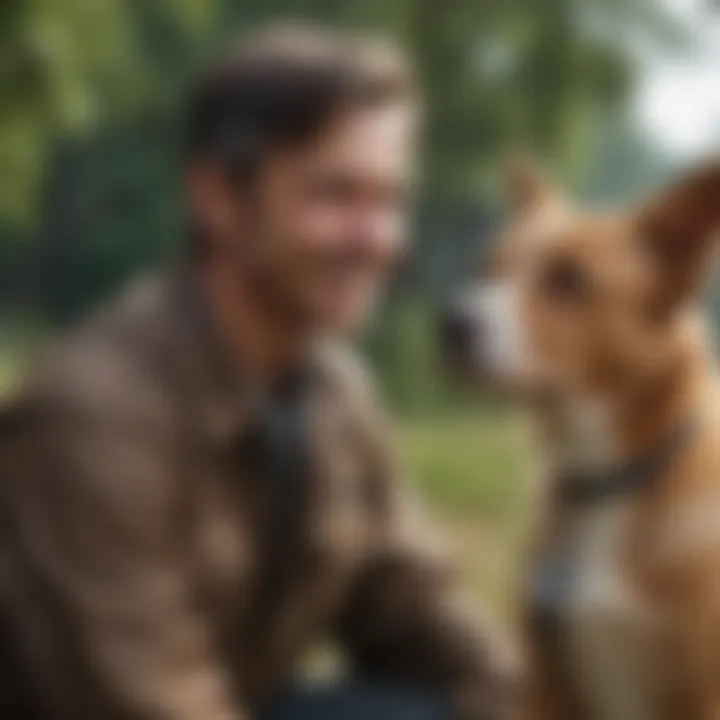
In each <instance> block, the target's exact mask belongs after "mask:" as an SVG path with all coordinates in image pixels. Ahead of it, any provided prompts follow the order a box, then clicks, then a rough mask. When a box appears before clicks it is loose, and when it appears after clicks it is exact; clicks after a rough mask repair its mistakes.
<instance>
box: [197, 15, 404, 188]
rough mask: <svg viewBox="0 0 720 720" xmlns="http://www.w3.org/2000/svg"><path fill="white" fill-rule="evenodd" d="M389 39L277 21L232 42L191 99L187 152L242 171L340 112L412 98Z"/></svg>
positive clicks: (235, 172)
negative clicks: (287, 24) (251, 34)
mask: <svg viewBox="0 0 720 720" xmlns="http://www.w3.org/2000/svg"><path fill="white" fill-rule="evenodd" d="M413 95H414V92H413V83H412V78H411V75H410V72H409V68H408V65H407V63H406V62H405V59H404V57H403V56H402V54H401V53H399V51H398V50H397V49H396V48H395V47H394V46H392V45H391V44H389V43H387V42H384V41H381V40H379V39H376V38H367V37H359V36H355V35H350V34H347V33H343V32H340V31H337V30H328V29H322V28H317V27H307V26H305V27H298V26H284V27H279V26H275V27H272V28H267V29H265V30H263V31H261V32H259V33H256V34H255V35H253V36H251V37H249V38H245V39H244V40H241V41H240V42H239V43H236V44H235V45H234V46H233V47H232V48H231V49H230V51H229V52H228V53H226V54H224V55H223V56H221V57H220V58H219V59H218V60H217V61H216V62H215V63H214V64H213V65H212V66H211V67H210V68H209V69H208V70H207V71H206V72H205V73H204V74H203V75H202V76H201V77H200V79H199V82H198V83H197V85H196V87H195V89H194V91H193V93H192V95H191V99H190V107H189V113H188V114H189V128H188V143H187V152H188V159H189V160H190V161H194V160H197V159H200V158H202V159H210V160H212V161H213V162H217V163H218V164H219V165H220V166H221V167H222V168H223V169H224V170H226V171H228V172H229V173H231V174H232V175H234V176H243V175H246V174H247V173H249V172H252V170H253V169H254V168H255V167H256V165H257V163H258V162H259V161H260V160H262V158H263V157H264V156H265V155H266V154H267V153H268V152H271V151H274V150H277V149H283V148H288V147H293V146H298V145H301V144H303V143H305V142H308V141H310V140H312V139H313V137H314V136H315V135H317V134H318V133H319V132H320V131H321V130H322V129H323V128H324V127H325V126H326V125H327V123H328V122H329V121H330V120H331V119H332V118H333V117H335V116H336V115H337V114H338V113H340V112H342V111H345V110H352V109H354V108H361V107H373V106H380V105H384V104H389V103H392V102H406V101H410V100H411V99H412V97H413Z"/></svg>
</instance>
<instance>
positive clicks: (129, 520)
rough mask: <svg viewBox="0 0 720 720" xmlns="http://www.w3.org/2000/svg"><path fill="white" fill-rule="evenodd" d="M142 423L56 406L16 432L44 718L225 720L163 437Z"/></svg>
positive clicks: (15, 492)
mask: <svg viewBox="0 0 720 720" xmlns="http://www.w3.org/2000/svg"><path fill="white" fill-rule="evenodd" d="M147 420H148V418H147V417H146V414H144V413H143V412H136V411H135V409H134V408H128V407H122V408H120V409H119V410H118V411H117V412H109V411H108V412H104V413H103V414H102V415H101V414H99V413H97V412H94V411H93V410H92V408H83V407H75V406H73V405H70V406H67V404H66V405H65V406H62V407H56V408H53V410H52V411H47V410H46V411H43V412H42V413H40V414H39V417H38V418H36V419H34V420H33V421H32V422H31V423H30V425H29V427H28V428H27V429H26V431H25V432H24V433H23V434H21V438H20V447H21V448H24V449H21V450H20V453H19V456H18V458H17V459H18V462H16V464H15V466H14V467H15V473H14V476H13V479H12V483H11V491H10V492H9V499H10V502H11V507H12V516H13V521H12V528H13V530H12V537H13V542H14V543H15V544H16V550H15V557H16V560H17V565H18V567H19V568H20V570H19V572H18V575H17V578H16V580H17V588H18V592H22V593H24V597H23V598H22V601H20V602H16V603H15V612H16V613H17V617H16V620H17V622H16V625H17V627H18V632H19V633H20V641H21V645H22V646H23V649H24V653H25V655H26V660H27V666H28V668H29V669H30V671H31V672H32V679H33V682H36V684H37V687H38V690H39V692H38V695H39V697H40V699H41V702H44V703H45V704H47V705H48V708H49V709H50V710H51V714H52V715H53V716H57V717H60V716H62V717H73V718H78V719H85V718H87V719H88V720H94V719H95V718H97V719H99V718H103V719H106V718H123V719H124V720H161V719H162V720H238V719H239V718H242V717H245V715H244V714H243V712H242V710H241V709H240V708H239V707H237V705H236V703H235V701H234V699H232V698H231V692H230V689H229V683H228V680H227V678H226V677H225V673H224V671H223V668H222V666H221V663H220V662H219V660H218V658H217V657H216V656H215V652H214V648H213V639H212V636H211V632H210V628H209V627H208V625H207V624H206V619H205V617H204V616H203V615H202V614H201V613H200V612H199V611H198V610H196V608H195V606H194V604H193V597H192V587H191V578H190V569H189V567H188V564H189V563H188V561H187V559H186V558H187V553H186V552H185V550H186V548H185V547H184V543H185V542H186V537H187V534H188V533H187V530H188V528H187V518H185V519H184V518H183V514H182V513H183V509H182V506H181V503H180V499H179V497H178V495H179V493H178V489H177V487H176V486H177V482H176V481H175V479H174V478H173V476H172V472H173V469H172V468H171V467H170V466H169V458H170V457H172V453H171V451H170V450H169V448H168V447H166V444H167V443H168V442H169V440H168V438H166V437H161V436H160V435H159V434H158V428H157V425H156V424H154V423H151V422H148V421H147ZM183 523H184V524H183ZM16 600H17V598H16Z"/></svg>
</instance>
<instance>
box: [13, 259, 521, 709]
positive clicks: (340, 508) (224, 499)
mask: <svg viewBox="0 0 720 720" xmlns="http://www.w3.org/2000/svg"><path fill="white" fill-rule="evenodd" d="M208 325H209V324H208V322H207V319H206V318H205V317H204V313H203V311H202V299H201V298H199V297H198V294H197V292H196V289H193V284H192V282H191V281H190V280H189V273H188V270H187V269H184V270H183V271H177V270H173V271H171V272H166V273H162V274H160V275H158V276H155V277H152V278H148V279H146V280H144V281H142V282H140V283H139V284H137V285H135V286H133V287H132V288H131V289H130V290H129V291H127V292H126V293H125V294H124V295H123V296H122V297H121V298H120V299H119V300H118V301H116V302H114V303H113V304H111V305H110V306H109V307H107V308H106V309H104V310H103V311H102V312H100V313H99V314H98V315H97V316H96V317H95V318H93V319H92V320H91V321H90V322H89V323H87V324H86V325H85V326H83V327H82V328H80V329H79V330H78V331H76V332H75V333H74V334H73V335H72V336H70V337H68V338H66V339H65V340H64V341H63V342H62V343H61V344H60V345H59V346H58V347H57V348H56V349H55V350H54V351H52V352H51V353H50V355H49V357H48V359H47V362H46V363H44V366H43V367H41V368H39V369H38V371H37V372H36V373H34V374H33V376H32V378H31V379H30V380H29V382H28V384H27V387H26V388H25V390H24V391H23V392H22V393H21V395H20V396H19V397H18V398H16V399H15V401H14V402H13V403H12V404H11V406H9V407H7V408H6V409H5V411H4V413H3V415H2V418H1V419H0V428H1V434H0V477H1V478H2V486H1V489H0V502H1V504H0V509H1V512H2V520H1V523H0V560H1V564H0V613H1V615H0V617H2V620H3V626H4V627H6V628H9V630H10V634H11V636H12V641H11V643H10V644H12V646H13V647H12V653H11V654H12V657H13V658H14V660H13V664H14V665H16V666H17V667H18V668H20V669H21V671H22V676H23V678H25V679H26V681H27V682H26V683H24V684H22V685H21V684H20V683H13V684H12V687H11V688H7V687H6V688H5V694H6V695H7V696H8V697H10V696H11V695H13V693H15V695H16V697H15V700H17V701H22V700H23V699H24V700H28V699H29V700H31V701H32V704H33V705H34V707H35V708H37V710H38V712H39V715H38V717H40V718H42V719H43V720H55V719H61V720H65V719H67V718H72V719H73V720H100V718H102V719H103V720H113V719H114V718H118V719H121V718H123V719H124V718H127V719H128V720H239V718H246V717H249V713H250V710H249V708H252V707H255V706H256V705H257V704H258V703H260V702H262V701H263V700H264V699H266V698H267V697H269V696H270V695H272V694H273V693H274V692H276V691H277V690H278V689H279V687H280V686H281V684H282V683H283V682H284V681H285V680H286V678H287V676H288V674H289V673H290V672H291V669H292V666H293V664H294V662H295V661H296V660H297V658H298V657H299V655H300V654H301V652H302V651H304V650H305V649H306V648H307V647H308V646H309V645H311V644H312V643H313V642H314V641H316V640H317V639H319V638H321V637H324V636H332V637H334V638H336V639H337V640H339V641H340V643H341V644H342V645H343V647H344V648H345V650H346V651H347V654H348V656H349V658H350V660H351V662H352V664H353V666H354V668H355V670H356V671H357V672H358V673H360V674H363V675H364V676H367V677H369V678H373V679H379V680H385V681H389V682H391V681H397V682H408V683H419V684H422V685H423V686H424V687H427V688H428V689H431V688H432V689H437V690H440V691H441V692H444V693H447V694H448V696H451V697H452V699H453V700H454V701H455V702H456V706H457V707H458V708H462V709H463V712H464V713H465V714H466V715H467V716H468V717H476V718H489V719H494V718H499V717H502V716H503V715H502V714H501V713H502V712H504V710H505V709H506V706H507V701H508V697H507V675H506V671H505V669H504V668H503V667H502V663H501V662H500V658H499V657H498V652H499V650H498V649H497V648H496V647H495V646H494V645H493V644H492V643H491V642H490V641H489V639H488V637H487V633H486V631H485V630H484V629H481V628H480V627H479V626H478V624H477V619H476V618H475V616H474V614H473V613H472V612H467V611H466V610H464V609H461V608H460V605H459V604H458V603H457V602H456V600H455V596H454V592H453V588H452V582H451V580H450V578H449V576H448V573H447V571H446V567H445V563H444V560H443V559H442V556H441V555H440V554H438V553H437V552H436V551H435V549H434V546H433V544H432V543H430V542H429V541H428V538H429V536H428V533H427V529H426V527H425V526H424V525H423V524H422V523H420V522H419V520H418V516H417V513H416V512H415V510H414V505H413V504H412V503H411V502H410V501H409V500H408V499H407V498H406V496H405V488H404V487H403V486H402V485H401V484H400V482H399V478H398V472H397V469H396V466H395V462H394V459H393V454H392V452H391V450H390V449H389V448H388V443H387V432H386V426H385V424H384V421H383V419H382V417H381V415H380V413H379V412H378V410H377V407H376V403H375V402H374V401H373V399H372V393H371V392H370V391H369V387H368V382H367V378H366V377H365V375H364V373H362V371H360V370H359V369H358V367H357V365H356V363H355V362H354V361H353V360H352V358H351V357H350V356H349V355H348V353H347V352H345V351H342V350H339V349H337V348H334V347H327V346H326V347H324V348H322V349H319V350H318V351H317V352H316V353H315V355H314V356H313V360H312V361H313V367H314V372H315V377H316V382H314V383H313V388H312V392H311V394H310V395H311V396H310V397H309V398H308V404H307V410H306V413H307V414H306V420H305V421H304V430H305V432H306V434H307V468H306V470H305V471H304V473H303V488H302V492H303V501H302V503H300V504H299V505H298V506H297V508H296V509H297V513H296V516H294V519H293V522H294V523H297V526H296V528H295V529H294V530H293V539H292V547H291V548H290V550H291V552H292V562H291V563H289V564H288V567H287V568H286V569H284V570H283V573H282V580H281V581H280V582H278V585H277V588H278V590H277V592H275V593H272V592H270V593H268V592H267V587H268V578H269V577H272V575H273V573H272V568H271V565H273V564H275V563H277V562H278V557H279V556H278V551H277V547H276V542H277V532H276V529H277V528H276V523H275V520H276V513H277V505H276V497H275V496H274V494H273V483H272V482H271V480H272V479H271V478H269V477H267V476H266V475H267V473H266V471H265V470H263V467H262V465H260V466H258V465H257V464H256V463H254V462H253V460H252V457H251V455H252V453H250V452H248V450H247V442H246V440H247V437H248V434H249V433H251V431H252V428H253V426H254V424H255V423H254V419H255V418H256V413H257V399H256V398H255V397H254V394H253V391H252V388H251V387H250V386H249V384H248V383H247V382H244V381H243V380H242V378H237V377H234V376H233V372H234V371H233V370H231V368H230V367H229V363H228V360H227V358H226V357H225V356H224V355H223V353H222V349H221V348H220V346H219V343H218V342H217V338H216V337H215V335H214V334H213V332H212V328H211V327H209V326H208ZM283 552H285V551H284V550H283ZM273 595H274V596H273ZM8 642H9V641H6V645H7V644H8ZM3 655H4V654H3V653H2V652H0V657H3ZM0 675H6V673H5V672H4V671H3V670H2V669H0ZM7 676H8V677H9V675H7ZM23 687H24V688H25V689H24V690H23V689H22V688H23ZM28 688H30V689H29V690H28ZM20 695H23V696H24V697H19V696H20ZM28 695H31V697H30V698H28ZM15 700H13V701H15ZM7 702H10V700H7Z"/></svg>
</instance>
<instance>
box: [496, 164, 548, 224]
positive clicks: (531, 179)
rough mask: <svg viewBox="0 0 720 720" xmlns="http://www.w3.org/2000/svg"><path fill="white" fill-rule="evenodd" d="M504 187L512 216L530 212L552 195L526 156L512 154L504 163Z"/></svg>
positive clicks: (536, 165)
mask: <svg viewBox="0 0 720 720" xmlns="http://www.w3.org/2000/svg"><path fill="white" fill-rule="evenodd" d="M505 186H506V194H507V203H508V209H509V211H510V213H511V214H513V215H519V214H522V213H524V212H526V211H528V210H531V209H533V208H534V207H537V206H538V205H539V204H540V203H542V202H543V201H544V200H546V199H547V198H549V197H550V196H551V195H553V193H552V190H551V187H550V184H549V182H548V181H547V178H546V177H545V174H544V173H543V172H542V170H541V169H540V167H539V166H538V164H537V163H536V162H535V161H534V160H532V159H531V158H530V157H528V156H527V155H521V154H514V155H512V156H511V157H510V158H509V159H508V160H507V161H506V164H505Z"/></svg>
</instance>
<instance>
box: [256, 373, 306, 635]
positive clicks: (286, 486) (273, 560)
mask: <svg viewBox="0 0 720 720" xmlns="http://www.w3.org/2000/svg"><path fill="white" fill-rule="evenodd" d="M308 389H309V384H308V383H307V382H306V381H305V379H300V378H294V379H293V381H292V383H290V384H289V385H287V386H285V387H284V388H283V390H282V392H281V393H280V394H279V395H278V396H276V397H275V398H273V400H272V401H270V402H268V403H267V405H266V406H265V407H264V408H263V409H262V411H261V413H260V417H259V418H258V422H257V424H256V426H255V430H254V432H253V433H252V434H251V435H250V441H251V443H252V445H253V448H252V451H251V455H252V456H253V464H254V465H255V468H256V471H257V474H258V478H259V481H260V482H262V483H266V484H267V488H268V492H269V493H270V508H271V512H270V518H269V522H270V534H269V538H268V553H267V555H266V558H265V572H264V577H263V580H262V585H261V588H260V591H259V593H258V597H257V608H258V614H257V617H258V618H267V617H268V616H269V615H271V614H272V613H273V611H274V610H276V609H277V606H278V605H279V604H280V602H281V601H282V599H283V597H284V596H285V594H286V592H287V590H288V587H289V585H290V584H291V583H292V581H293V579H294V578H295V577H296V571H297V568H298V551H299V549H300V546H301V543H300V539H301V525H302V519H303V517H304V515H305V509H306V507H307V489H308V482H307V480H308V474H309V473H308V471H309V464H310V463H309V448H308V441H307V433H306V427H307V423H306V413H307V410H308V402H307V399H308ZM259 624H262V623H261V622H259Z"/></svg>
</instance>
